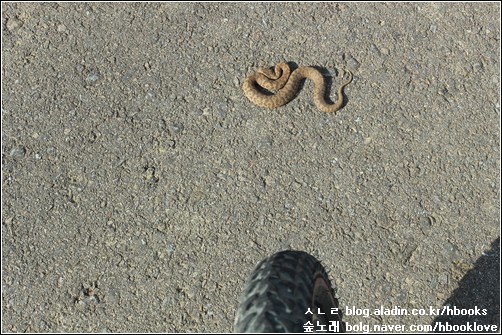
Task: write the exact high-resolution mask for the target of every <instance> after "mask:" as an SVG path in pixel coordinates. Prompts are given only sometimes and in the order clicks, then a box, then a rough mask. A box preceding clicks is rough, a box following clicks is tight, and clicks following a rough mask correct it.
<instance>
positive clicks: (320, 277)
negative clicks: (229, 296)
mask: <svg viewBox="0 0 502 335" xmlns="http://www.w3.org/2000/svg"><path fill="white" fill-rule="evenodd" d="M332 308H338V300H337V299H336V298H335V296H334V290H333V288H332V286H331V282H330V280H329V278H328V275H327V273H326V270H325V269H324V267H323V266H322V264H321V263H320V262H319V261H318V260H317V259H316V258H315V257H313V256H312V255H310V254H308V253H306V252H303V251H281V252H278V253H276V254H274V255H272V256H270V257H268V258H266V259H264V260H262V261H261V262H260V263H259V264H258V265H257V266H256V268H255V270H254V271H253V272H252V273H251V275H250V277H249V278H248V280H247V282H246V284H245V288H244V290H243V293H242V294H241V297H240V300H239V305H238V307H237V311H236V314H235V321H234V331H235V332H238V333H248V332H254V333H301V332H304V331H305V328H304V325H306V324H307V322H310V323H311V324H313V325H314V326H315V325H316V322H317V321H319V320H320V321H323V322H327V323H329V322H331V321H336V322H338V324H339V327H338V328H337V330H338V332H343V331H345V324H344V323H343V322H342V320H341V318H342V314H341V311H340V310H338V313H337V314H332V310H331V309H332ZM309 309H310V311H311V312H312V314H310V313H307V311H308V310H309ZM318 312H321V313H325V314H319V313H318ZM332 329H333V330H334V329H335V328H334V327H333V328H332ZM325 331H328V328H326V329H325Z"/></svg>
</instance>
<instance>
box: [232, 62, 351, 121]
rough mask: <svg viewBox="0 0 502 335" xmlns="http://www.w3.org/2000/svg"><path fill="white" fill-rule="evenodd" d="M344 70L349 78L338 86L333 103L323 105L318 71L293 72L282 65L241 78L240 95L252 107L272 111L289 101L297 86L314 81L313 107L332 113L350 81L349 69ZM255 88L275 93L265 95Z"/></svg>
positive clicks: (284, 64)
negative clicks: (242, 94) (244, 97)
mask: <svg viewBox="0 0 502 335" xmlns="http://www.w3.org/2000/svg"><path fill="white" fill-rule="evenodd" d="M345 71H346V72H347V73H348V75H349V79H348V80H347V81H346V82H345V83H343V84H342V85H340V86H339V87H338V97H337V100H336V102H335V103H333V104H329V103H327V102H326V101H325V99H324V96H325V83H324V76H323V75H322V74H321V72H319V70H317V69H315V68H313V67H310V66H304V67H299V68H297V69H296V70H294V71H293V72H291V69H290V68H289V65H287V64H286V63H278V64H277V65H276V66H275V68H274V69H273V70H271V69H263V68H261V69H259V70H258V71H257V72H255V73H253V74H251V75H249V76H248V77H246V79H244V83H243V85H242V90H243V91H244V95H245V96H246V97H247V98H248V99H249V100H250V101H251V102H252V103H254V104H255V105H258V106H260V107H263V108H268V109H272V108H276V107H279V106H283V105H285V104H287V103H288V102H290V101H291V100H293V99H294V97H295V95H296V94H297V92H298V88H299V86H300V83H301V82H302V81H303V80H304V79H306V78H308V79H310V80H312V81H313V82H314V102H315V104H316V106H317V108H319V109H320V110H321V111H323V112H326V113H334V112H336V111H337V110H339V109H340V108H342V104H343V89H344V87H345V86H347V85H348V84H350V83H351V82H352V73H351V72H350V71H349V70H345ZM257 86H258V87H262V88H264V89H267V90H269V91H272V92H275V93H274V94H266V93H264V92H263V90H260V89H259V88H258V87H257Z"/></svg>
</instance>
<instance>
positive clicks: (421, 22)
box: [2, 3, 500, 332]
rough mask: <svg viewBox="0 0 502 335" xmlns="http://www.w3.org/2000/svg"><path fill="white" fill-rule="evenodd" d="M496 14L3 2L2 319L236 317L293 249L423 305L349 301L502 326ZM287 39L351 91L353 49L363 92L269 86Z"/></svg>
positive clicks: (12, 324)
mask: <svg viewBox="0 0 502 335" xmlns="http://www.w3.org/2000/svg"><path fill="white" fill-rule="evenodd" d="M499 28H500V5H499V4H497V3H474V4H470V3H457V4H448V3H441V4H439V3H436V4H434V3H428V4H427V3H412V4H398V3H389V4H385V3H378V4H369V3H367V4H365V3H343V4H335V3H316V4H308V3H277V4H273V3H269V4H260V3H243V4H237V3H235V4H216V3H190V4H182V3H178V4H160V3H136V4H126V3H121V4H118V3H116V4H107V3H89V4H86V3H66V4H56V3H45V4H35V3H3V4H2V29H3V31H2V38H3V45H2V93H3V94H2V172H3V179H2V261H3V263H2V265H3V267H2V270H3V273H2V303H3V304H2V314H3V315H2V331H4V332H5V331H7V332H83V331H92V332H166V331H168V332H189V331H190V332H202V331H204V332H230V331H232V322H233V319H234V312H235V308H236V304H237V299H238V296H239V294H240V292H241V289H242V286H243V284H244V282H245V280H246V277H247V276H248V274H249V273H250V272H251V271H252V269H253V268H254V266H255V265H256V264H257V262H258V261H260V260H261V259H262V258H264V257H266V256H268V255H270V254H271V253H273V252H276V251H279V250H284V249H298V250H304V251H307V252H310V253H312V254H313V255H314V256H316V257H318V258H319V259H320V260H321V261H322V262H323V264H325V266H326V268H327V269H328V270H329V272H330V277H331V279H332V280H333V283H334V285H335V286H336V287H337V296H338V297H339V299H340V302H341V304H342V308H343V309H344V310H347V311H351V310H352V308H355V309H353V310H356V309H360V310H364V309H369V310H371V311H373V310H374V309H378V308H380V307H381V306H383V308H388V309H392V308H394V307H396V306H400V308H403V309H405V310H407V311H408V312H409V313H411V311H412V309H416V310H423V311H425V313H424V315H411V314H408V315H383V316H378V315H374V313H371V314H372V315H369V316H368V317H365V316H364V315H346V316H345V320H346V321H347V322H348V323H350V324H354V325H357V324H361V325H369V326H373V325H393V324H394V325H395V324H402V325H405V326H406V327H411V326H413V325H430V324H433V323H434V322H435V321H438V320H439V319H440V318H439V317H438V316H436V315H434V313H431V308H434V309H435V308H441V307H442V306H443V305H444V304H449V305H456V306H459V307H461V308H464V309H474V308H475V307H476V306H477V307H478V308H481V309H485V310H486V315H470V316H467V317H463V318H459V317H456V318H455V317H453V316H452V317H445V316H443V317H442V319H441V320H442V321H441V322H451V323H453V322H458V324H465V323H466V322H471V324H472V323H473V322H477V323H478V324H482V325H496V326H497V325H499V324H500V323H499V315H500V312H499V300H498V299H499V295H500V293H499V292H500V291H499V286H500V280H499V276H500V273H499V271H498V269H499V267H498V264H499V262H500V261H499V260H500V257H499V253H500V251H499V250H500V249H499V247H498V245H499V239H498V238H499V236H500V230H499V224H500V221H499V214H500V207H499V205H500V203H499V197H500V184H499V182H500V151H499V149H500V121H499V118H500V100H499V90H500V29H499ZM280 61H286V62H294V63H295V64H296V65H298V66H304V65H313V66H318V67H320V68H323V69H324V71H325V73H326V74H331V75H332V76H333V77H332V89H331V91H332V92H333V91H334V88H336V87H337V86H338V84H339V83H340V81H341V78H340V75H341V71H340V69H342V68H343V67H344V66H346V67H347V68H349V69H350V70H351V71H352V72H353V73H354V81H353V82H352V84H350V85H349V86H348V87H347V88H346V90H345V99H346V106H345V107H344V108H343V109H342V110H340V111H339V112H338V113H337V114H336V115H334V114H325V113H322V112H320V111H319V110H318V109H317V108H316V107H315V105H314V103H313V101H312V84H311V83H310V82H306V83H305V85H304V87H303V90H302V91H301V93H300V94H299V95H298V97H297V98H296V99H295V100H293V101H292V102H291V103H289V104H288V105H286V106H284V107H281V108H278V109H276V110H272V111H269V110H263V109H260V108H258V107H256V106H254V105H252V104H251V103H250V102H249V101H248V100H247V99H246V98H245V97H244V95H243V94H242V91H241V88H240V86H241V83H242V80H243V79H244V77H245V76H246V74H248V73H250V71H253V70H255V69H257V68H258V67H259V66H272V65H274V64H276V63H277V62H280ZM332 96H333V95H332ZM347 314H350V313H347ZM448 320H449V321H448ZM455 320H456V321H455ZM407 330H410V328H407Z"/></svg>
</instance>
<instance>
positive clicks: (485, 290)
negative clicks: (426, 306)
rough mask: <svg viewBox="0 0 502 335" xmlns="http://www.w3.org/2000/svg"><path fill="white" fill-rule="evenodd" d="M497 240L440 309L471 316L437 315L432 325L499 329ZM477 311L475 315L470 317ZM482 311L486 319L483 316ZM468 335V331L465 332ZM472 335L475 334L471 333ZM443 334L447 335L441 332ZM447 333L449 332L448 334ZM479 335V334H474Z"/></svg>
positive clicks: (498, 249)
mask: <svg viewBox="0 0 502 335" xmlns="http://www.w3.org/2000/svg"><path fill="white" fill-rule="evenodd" d="M499 298H500V237H498V238H497V239H496V240H495V241H494V242H493V243H492V245H491V249H490V251H488V252H485V253H484V254H483V256H481V257H480V258H479V259H478V260H477V261H476V263H475V265H474V267H473V268H472V269H471V270H469V272H468V273H467V274H466V275H465V276H464V277H463V278H462V280H461V281H460V283H459V287H458V288H457V289H456V290H455V291H453V294H452V295H451V297H450V298H448V300H446V301H445V303H444V305H443V306H445V307H446V306H449V307H450V308H449V309H448V310H449V311H452V310H453V309H454V306H455V307H456V309H457V310H460V309H463V310H471V314H474V315H441V316H438V317H436V318H435V319H434V321H433V325H434V324H435V323H437V322H441V323H442V324H443V325H444V324H446V322H448V324H449V325H458V326H460V325H467V324H470V325H473V324H474V322H476V324H477V325H484V326H491V325H496V326H497V331H496V332H499V329H500V299H499ZM476 307H477V308H478V312H479V313H477V314H478V315H476V314H475V313H473V312H474V311H475V310H476ZM483 310H486V315H483ZM466 330H467V331H469V329H466ZM472 331H473V332H475V330H474V329H473V330H472ZM444 332H448V331H447V330H446V329H444ZM450 332H451V331H450ZM478 332H479V330H478Z"/></svg>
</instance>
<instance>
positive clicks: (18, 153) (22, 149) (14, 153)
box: [10, 145, 26, 159]
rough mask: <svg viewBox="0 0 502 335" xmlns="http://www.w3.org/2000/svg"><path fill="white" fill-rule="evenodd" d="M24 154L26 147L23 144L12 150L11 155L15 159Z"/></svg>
mask: <svg viewBox="0 0 502 335" xmlns="http://www.w3.org/2000/svg"><path fill="white" fill-rule="evenodd" d="M24 155H26V148H25V147H23V146H22V145H20V146H17V147H15V148H13V149H12V150H11V151H10V156H11V157H12V158H14V159H21V158H23V157H24Z"/></svg>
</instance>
